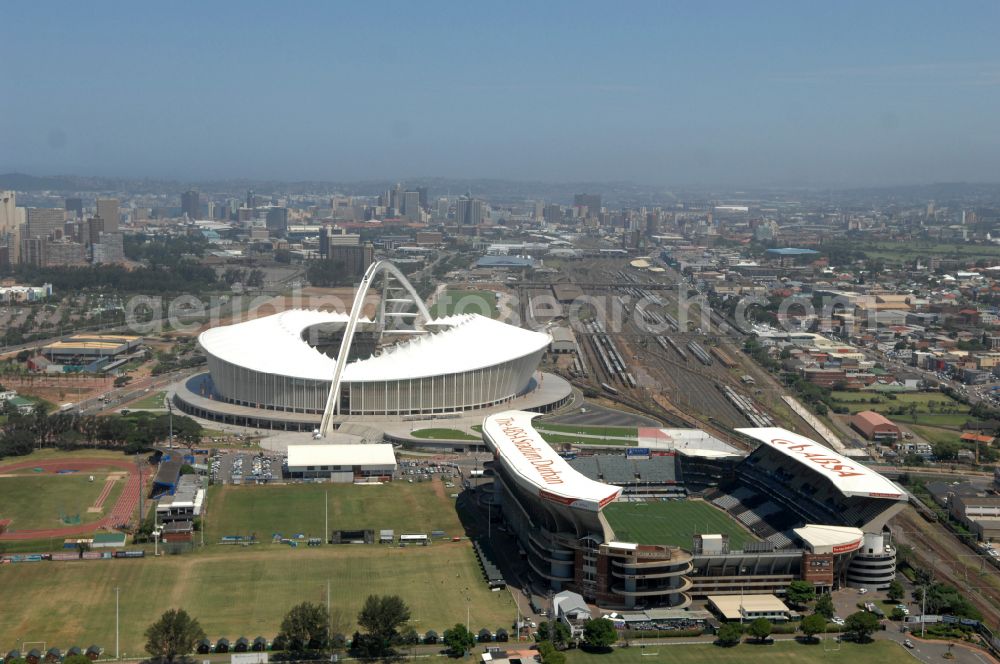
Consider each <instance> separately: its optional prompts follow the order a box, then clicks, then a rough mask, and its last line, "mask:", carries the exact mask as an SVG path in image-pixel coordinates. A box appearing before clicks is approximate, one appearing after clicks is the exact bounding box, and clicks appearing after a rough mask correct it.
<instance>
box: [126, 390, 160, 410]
mask: <svg viewBox="0 0 1000 664" xmlns="http://www.w3.org/2000/svg"><path fill="white" fill-rule="evenodd" d="M166 395H167V393H166V392H156V393H153V394H147V395H146V396H144V397H143V398H141V399H139V400H138V401H133V402H132V403H130V404H129V408H132V409H136V410H142V409H144V408H145V409H149V408H160V409H162V408H163V397H165V396H166Z"/></svg>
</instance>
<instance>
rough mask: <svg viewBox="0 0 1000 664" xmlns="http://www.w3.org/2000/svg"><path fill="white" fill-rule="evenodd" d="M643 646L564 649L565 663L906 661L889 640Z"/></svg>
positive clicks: (849, 663)
mask: <svg viewBox="0 0 1000 664" xmlns="http://www.w3.org/2000/svg"><path fill="white" fill-rule="evenodd" d="M668 643H669V642H667V643H664V644H658V645H647V646H646V647H645V648H616V649H615V650H613V651H612V652H610V653H607V654H591V653H588V652H586V651H583V650H567V651H566V661H567V662H568V664H660V663H661V662H664V663H665V662H670V664H689V663H690V664H702V663H703V662H712V663H713V664H757V663H758V662H759V663H760V664H838V663H841V662H843V663H844V664H887V662H901V661H908V660H909V659H910V658H909V656H908V655H907V654H906V651H905V650H904V649H903V646H901V645H899V644H898V643H893V642H890V641H873V642H872V643H867V644H865V645H857V644H854V643H843V644H841V645H840V650H837V651H832V650H828V649H826V648H824V647H823V645H821V644H818V643H817V644H801V643H795V642H791V641H779V642H777V643H775V644H774V645H769V646H758V645H752V644H743V645H739V646H735V647H733V648H720V647H718V646H714V645H711V644H706V645H668Z"/></svg>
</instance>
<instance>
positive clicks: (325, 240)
mask: <svg viewBox="0 0 1000 664" xmlns="http://www.w3.org/2000/svg"><path fill="white" fill-rule="evenodd" d="M360 244H361V236H360V235H358V234H357V233H345V232H344V229H343V228H340V227H338V226H324V227H323V229H322V230H321V231H320V233H319V255H320V258H330V257H331V256H332V254H331V247H335V246H357V245H360ZM366 269H367V268H366Z"/></svg>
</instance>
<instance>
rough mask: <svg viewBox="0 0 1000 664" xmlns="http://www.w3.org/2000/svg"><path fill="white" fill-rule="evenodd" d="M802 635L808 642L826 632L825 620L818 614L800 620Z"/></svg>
mask: <svg viewBox="0 0 1000 664" xmlns="http://www.w3.org/2000/svg"><path fill="white" fill-rule="evenodd" d="M800 627H801V628H802V633H803V634H805V635H806V638H808V639H809V640H810V641H812V640H814V639H815V638H816V635H817V634H822V633H823V632H825V631H826V618H824V617H823V616H821V615H820V614H818V613H814V614H812V615H808V616H806V617H805V618H803V619H802V624H801V625H800Z"/></svg>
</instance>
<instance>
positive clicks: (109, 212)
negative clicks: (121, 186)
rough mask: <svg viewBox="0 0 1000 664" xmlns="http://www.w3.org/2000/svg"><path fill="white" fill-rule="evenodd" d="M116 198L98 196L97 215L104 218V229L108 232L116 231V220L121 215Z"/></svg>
mask: <svg viewBox="0 0 1000 664" xmlns="http://www.w3.org/2000/svg"><path fill="white" fill-rule="evenodd" d="M118 208H119V201H118V199H117V198H98V199H97V216H98V217H100V218H101V219H103V220H104V230H106V231H108V232H109V233H116V232H117V231H118V221H119V218H120V215H121V212H120V211H119V209H118Z"/></svg>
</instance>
